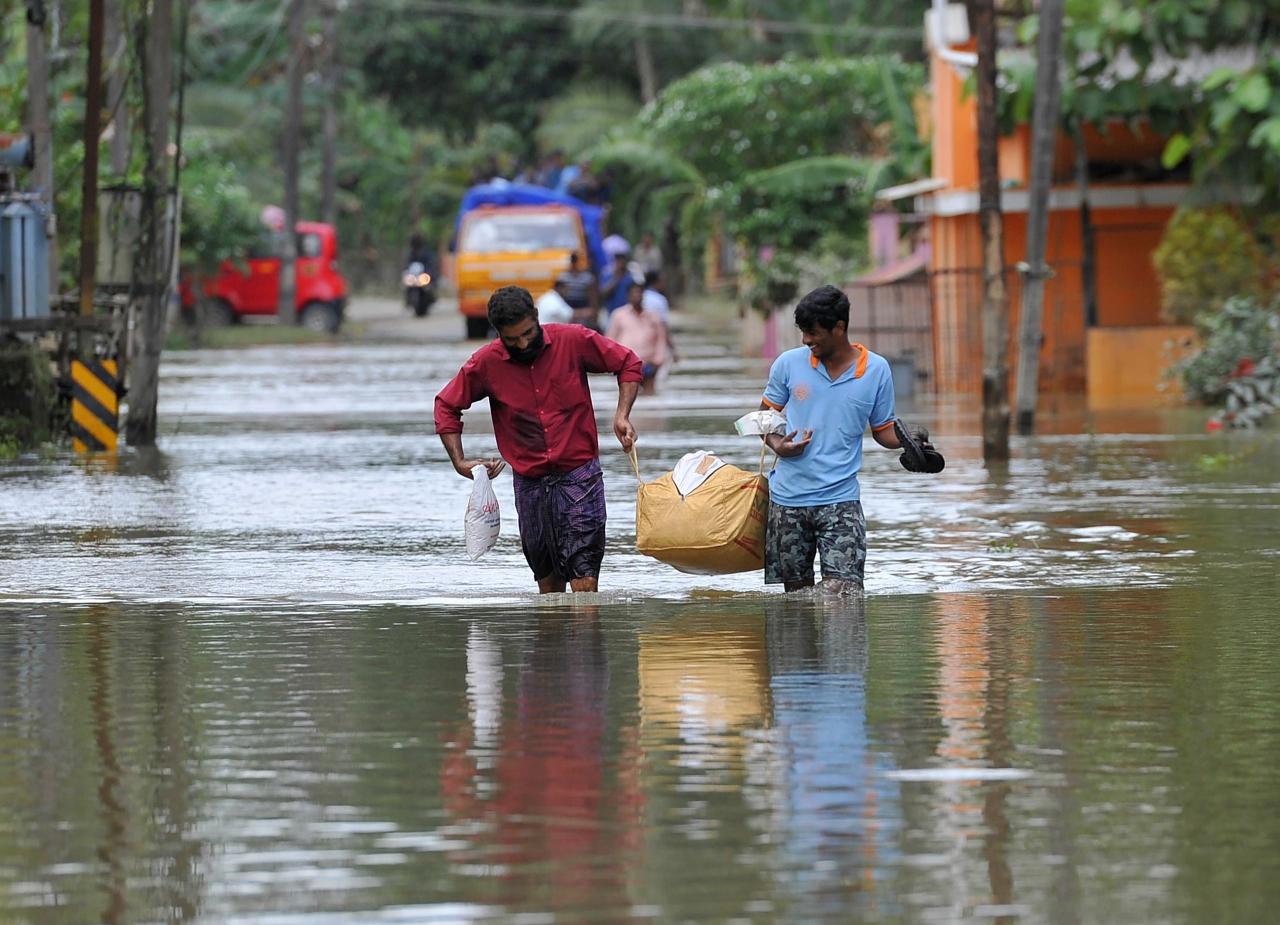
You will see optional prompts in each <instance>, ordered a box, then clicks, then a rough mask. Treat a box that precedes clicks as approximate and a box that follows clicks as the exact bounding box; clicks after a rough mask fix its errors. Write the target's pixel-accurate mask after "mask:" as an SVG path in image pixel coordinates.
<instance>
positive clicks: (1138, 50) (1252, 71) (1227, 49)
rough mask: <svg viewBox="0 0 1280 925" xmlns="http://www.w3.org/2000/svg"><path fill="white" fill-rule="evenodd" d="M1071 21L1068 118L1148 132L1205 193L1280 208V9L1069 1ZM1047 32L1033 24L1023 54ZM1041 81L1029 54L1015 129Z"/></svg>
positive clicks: (1194, 2)
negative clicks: (1215, 187)
mask: <svg viewBox="0 0 1280 925" xmlns="http://www.w3.org/2000/svg"><path fill="white" fill-rule="evenodd" d="M1066 18H1067V21H1066V29H1065V33H1064V43H1063V60H1064V65H1065V72H1066V87H1065V88H1064V95H1063V107H1062V111H1063V116H1064V119H1065V120H1067V121H1070V122H1074V121H1083V122H1088V123H1092V124H1095V125H1103V124H1105V123H1106V121H1107V120H1109V119H1121V120H1124V121H1127V122H1138V121H1144V122H1149V123H1150V124H1151V125H1152V126H1153V127H1154V128H1155V130H1156V131H1159V132H1161V133H1162V134H1164V135H1166V136H1168V144H1167V146H1166V148H1165V152H1164V164H1165V166H1166V167H1167V168H1170V169H1172V168H1174V167H1176V166H1178V165H1179V164H1180V163H1182V162H1183V161H1184V160H1185V159H1187V158H1191V160H1192V164H1193V169H1194V173H1195V176H1196V177H1197V179H1198V180H1200V181H1201V182H1203V183H1206V184H1208V183H1213V184H1220V183H1230V184H1238V185H1246V186H1256V187H1258V188H1260V189H1261V190H1263V192H1264V193H1265V194H1266V195H1267V196H1268V197H1269V198H1270V200H1271V201H1272V202H1273V203H1274V202H1275V201H1277V199H1278V198H1280V197H1278V194H1280V55H1278V54H1277V52H1278V51H1280V49H1278V48H1277V37H1280V4H1276V3H1274V2H1270V0H1268V2H1263V3H1259V2H1256V0H1127V2H1124V3H1121V2H1118V0H1068V2H1067V5H1066ZM1037 28H1038V22H1037V19H1036V17H1035V16H1034V15H1032V16H1030V17H1028V18H1027V19H1026V20H1025V21H1024V23H1023V25H1022V28H1021V38H1022V39H1023V41H1024V43H1025V44H1027V45H1031V44H1032V43H1033V42H1034V38H1035V33H1036V30H1037ZM1215 62H1217V66H1213V65H1214V63H1215ZM1034 74H1035V64H1034V61H1033V60H1029V59H1027V58H1026V57H1024V56H1017V57H1014V58H1011V59H1010V61H1009V62H1008V63H1007V65H1006V67H1005V76H1006V83H1007V89H1008V90H1009V92H1008V93H1007V94H1006V95H1005V97H1004V101H1005V107H1004V116H1005V118H1006V125H1007V124H1009V122H1013V121H1021V122H1025V121H1026V120H1027V118H1028V117H1029V115H1030V106H1031V99H1032V93H1033V91H1034V79H1035V78H1034Z"/></svg>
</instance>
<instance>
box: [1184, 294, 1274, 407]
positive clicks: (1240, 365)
mask: <svg viewBox="0 0 1280 925" xmlns="http://www.w3.org/2000/svg"><path fill="white" fill-rule="evenodd" d="M1197 324H1198V327H1199V328H1200V335H1201V339H1202V342H1203V344H1204V346H1203V347H1202V348H1201V349H1200V351H1199V352H1198V353H1197V354H1196V355H1195V356H1193V357H1191V358H1189V359H1187V360H1184V361H1183V362H1181V363H1179V364H1178V365H1177V366H1176V367H1174V372H1175V373H1176V374H1177V376H1178V378H1179V379H1180V380H1181V381H1182V387H1183V390H1184V391H1185V392H1186V395H1187V397H1188V398H1191V399H1193V400H1195V401H1199V402H1202V403H1204V404H1206V405H1214V406H1219V407H1220V408H1221V410H1220V412H1219V413H1218V415H1216V416H1215V419H1214V420H1216V421H1217V422H1218V423H1219V424H1228V425H1231V426H1242V427H1250V426H1254V425H1256V424H1258V423H1260V422H1261V421H1262V420H1263V419H1265V418H1266V417H1267V416H1268V415H1269V414H1270V413H1271V412H1272V411H1273V410H1274V409H1275V406H1276V402H1277V400H1280V393H1278V392H1277V388H1278V387H1280V377H1278V376H1277V371H1278V370H1280V300H1277V301H1276V302H1273V303H1272V304H1271V305H1270V306H1268V305H1266V304H1264V303H1263V302H1262V301H1260V300H1259V299H1256V298H1248V297H1236V298H1233V299H1228V300H1227V302H1226V304H1225V305H1223V307H1222V309H1221V310H1220V311H1217V312H1205V313H1202V314H1201V315H1200V316H1199V318H1198V319H1197Z"/></svg>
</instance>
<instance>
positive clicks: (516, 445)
mask: <svg viewBox="0 0 1280 925" xmlns="http://www.w3.org/2000/svg"><path fill="white" fill-rule="evenodd" d="M542 332H543V338H544V339H545V340H546V348H545V349H544V350H543V351H542V353H541V354H539V356H538V358H537V359H536V360H534V361H533V364H532V365H531V366H526V365H525V364H523V363H517V362H516V361H515V360H513V359H511V355H510V354H509V353H507V348H506V347H504V346H503V345H502V341H501V340H494V341H492V342H491V343H489V344H486V345H485V346H483V347H481V348H480V349H479V350H477V351H476V352H475V353H473V354H472V355H471V359H469V360H467V362H466V363H465V364H463V367H462V369H461V370H459V371H458V375H456V376H454V377H453V380H452V381H451V382H450V383H449V384H448V385H446V386H445V387H444V388H443V389H441V390H440V394H439V395H437V396H436V415H435V417H436V433H437V434H460V433H462V412H463V411H464V410H466V409H467V408H470V407H471V406H472V405H474V404H475V403H476V402H478V401H480V400H481V399H482V398H488V399H489V410H490V412H491V413H492V415H493V433H494V436H495V437H496V438H497V440H498V452H499V453H501V454H502V458H503V459H505V460H506V461H507V462H508V463H510V464H511V468H512V469H513V470H515V472H516V474H518V475H523V476H525V477H526V478H541V477H542V476H544V475H551V474H552V473H557V472H570V471H572V470H573V469H576V468H578V467H579V466H581V465H582V464H583V463H586V462H590V461H591V460H593V459H595V458H596V457H597V456H599V455H600V442H599V440H598V439H597V438H596V415H595V411H594V410H593V409H592V407H591V390H590V389H589V388H588V387H587V373H614V374H615V375H616V376H617V377H618V382H619V384H621V383H624V382H641V381H643V379H644V375H643V372H642V365H641V363H640V358H639V357H637V356H636V355H635V354H634V353H633V352H632V351H630V350H628V349H627V348H626V347H624V346H622V345H621V344H619V343H617V342H615V341H611V340H609V339H608V338H607V337H602V336H601V335H599V334H597V333H596V332H595V331H592V330H591V329H589V328H584V327H583V326H582V325H578V324H544V325H543V326H542Z"/></svg>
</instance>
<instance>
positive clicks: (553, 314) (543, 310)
mask: <svg viewBox="0 0 1280 925" xmlns="http://www.w3.org/2000/svg"><path fill="white" fill-rule="evenodd" d="M537 307H538V324H569V323H570V322H572V321H573V309H572V308H570V307H569V303H568V302H566V301H565V300H564V298H563V297H562V296H561V295H560V293H558V292H556V291H555V290H554V289H548V290H547V291H546V292H544V293H543V294H542V295H541V296H540V297H539V298H538V303H537Z"/></svg>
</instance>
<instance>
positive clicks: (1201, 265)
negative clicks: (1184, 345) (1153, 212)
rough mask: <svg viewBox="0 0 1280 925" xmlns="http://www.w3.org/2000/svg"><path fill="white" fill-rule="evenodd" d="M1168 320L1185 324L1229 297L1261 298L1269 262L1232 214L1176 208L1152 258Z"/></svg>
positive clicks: (1228, 212) (1246, 229)
mask: <svg viewBox="0 0 1280 925" xmlns="http://www.w3.org/2000/svg"><path fill="white" fill-rule="evenodd" d="M1153 260H1154V262H1155V267H1156V272H1157V273H1158V274H1159V276H1160V282H1161V288H1162V307H1163V310H1164V316H1165V318H1166V319H1167V320H1169V321H1172V322H1175V323H1179V324H1189V323H1191V322H1193V321H1194V320H1195V319H1196V318H1197V317H1198V316H1200V315H1201V314H1202V313H1204V312H1214V311H1217V310H1218V309H1220V308H1221V307H1222V306H1223V304H1224V303H1225V302H1226V301H1227V300H1228V299H1230V298H1232V297H1233V296H1245V297H1257V298H1262V297H1263V296H1264V292H1265V285H1266V278H1267V258H1266V254H1265V252H1264V251H1263V249H1262V247H1261V246H1260V245H1259V243H1258V241H1257V239H1256V238H1255V237H1254V235H1253V234H1252V233H1251V232H1250V230H1249V229H1248V228H1246V227H1245V226H1244V224H1243V223H1242V222H1241V221H1240V219H1239V218H1238V217H1237V216H1236V215H1235V214H1234V213H1233V212H1232V211H1230V210H1228V209H1222V208H1214V209H1198V208H1183V209H1179V210H1178V211H1177V212H1176V213H1175V214H1174V216H1173V218H1172V219H1170V220H1169V224H1168V226H1167V227H1166V228H1165V232H1164V238H1163V239H1162V240H1161V242H1160V246H1159V247H1157V248H1156V250H1155V254H1154V255H1153Z"/></svg>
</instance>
